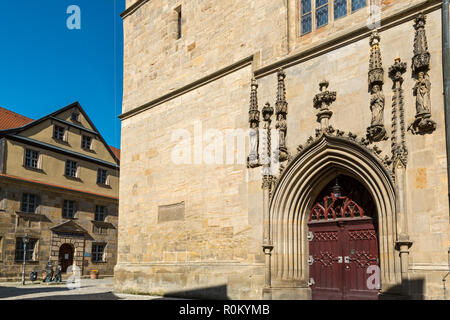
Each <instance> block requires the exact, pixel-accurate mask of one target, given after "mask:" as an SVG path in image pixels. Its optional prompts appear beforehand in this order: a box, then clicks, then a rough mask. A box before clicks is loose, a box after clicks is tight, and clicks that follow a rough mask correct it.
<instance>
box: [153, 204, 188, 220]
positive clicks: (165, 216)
mask: <svg viewBox="0 0 450 320" xmlns="http://www.w3.org/2000/svg"><path fill="white" fill-rule="evenodd" d="M184 210H185V206H184V201H183V202H180V203H174V204H169V205H164V206H159V207H158V223H161V222H166V221H178V220H179V221H182V220H184Z"/></svg>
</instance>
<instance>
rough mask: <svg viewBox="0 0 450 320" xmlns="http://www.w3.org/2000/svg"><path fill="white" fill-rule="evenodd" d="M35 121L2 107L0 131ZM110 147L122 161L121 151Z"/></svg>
mask: <svg viewBox="0 0 450 320" xmlns="http://www.w3.org/2000/svg"><path fill="white" fill-rule="evenodd" d="M33 121H34V120H33V119H30V118H27V117H24V116H22V115H20V114H18V113H15V112H13V111H11V110H8V109H5V108H2V107H0V130H5V129H12V128H19V127H22V126H24V125H26V124H27V123H30V122H33ZM109 147H110V148H111V150H112V152H113V153H114V154H115V155H116V157H117V159H119V160H120V149H117V148H114V147H113V146H109Z"/></svg>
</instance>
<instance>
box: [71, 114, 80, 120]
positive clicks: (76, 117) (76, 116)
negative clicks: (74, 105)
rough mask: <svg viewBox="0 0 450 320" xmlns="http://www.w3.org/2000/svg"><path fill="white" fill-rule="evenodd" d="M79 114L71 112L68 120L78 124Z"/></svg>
mask: <svg viewBox="0 0 450 320" xmlns="http://www.w3.org/2000/svg"><path fill="white" fill-rule="evenodd" d="M79 118H80V114H79V113H78V112H72V114H71V115H70V119H71V120H72V121H74V122H79V120H78V119H79Z"/></svg>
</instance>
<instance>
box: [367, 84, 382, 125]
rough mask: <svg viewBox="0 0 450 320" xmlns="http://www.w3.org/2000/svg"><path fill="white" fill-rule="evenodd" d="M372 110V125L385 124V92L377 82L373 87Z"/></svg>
mask: <svg viewBox="0 0 450 320" xmlns="http://www.w3.org/2000/svg"><path fill="white" fill-rule="evenodd" d="M370 111H371V112H372V121H371V123H370V125H371V126H372V127H375V126H384V94H383V92H382V91H381V89H380V86H379V85H377V84H376V85H374V86H373V88H372V97H371V99H370Z"/></svg>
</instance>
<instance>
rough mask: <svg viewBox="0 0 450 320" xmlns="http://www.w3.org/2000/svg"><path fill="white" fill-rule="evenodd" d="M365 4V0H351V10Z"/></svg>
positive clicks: (362, 6)
mask: <svg viewBox="0 0 450 320" xmlns="http://www.w3.org/2000/svg"><path fill="white" fill-rule="evenodd" d="M365 6H367V0H352V12H353V11H356V10H359V9H361V8H364V7H365Z"/></svg>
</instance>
